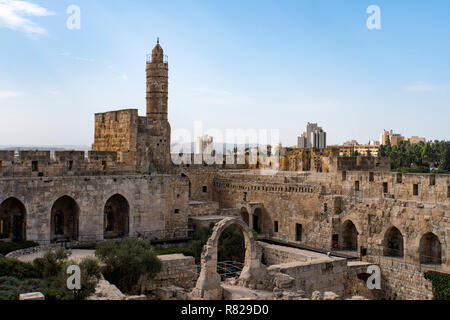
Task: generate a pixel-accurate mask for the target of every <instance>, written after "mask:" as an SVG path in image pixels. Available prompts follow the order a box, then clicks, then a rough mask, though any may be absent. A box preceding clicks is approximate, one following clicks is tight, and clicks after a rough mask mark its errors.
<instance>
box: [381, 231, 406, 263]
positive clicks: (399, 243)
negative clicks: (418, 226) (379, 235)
mask: <svg viewBox="0 0 450 320" xmlns="http://www.w3.org/2000/svg"><path fill="white" fill-rule="evenodd" d="M383 255H384V256H386V257H398V258H403V235H402V233H401V232H400V230H398V229H397V228H396V227H390V228H389V229H388V230H387V231H386V233H385V235H384V241H383Z"/></svg>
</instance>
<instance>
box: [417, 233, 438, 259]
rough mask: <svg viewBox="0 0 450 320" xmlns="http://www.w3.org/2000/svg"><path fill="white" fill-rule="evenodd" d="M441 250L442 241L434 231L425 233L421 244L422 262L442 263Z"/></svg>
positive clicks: (420, 254)
mask: <svg viewBox="0 0 450 320" xmlns="http://www.w3.org/2000/svg"><path fill="white" fill-rule="evenodd" d="M441 250H442V249H441V242H440V241H439V238H438V237H437V236H436V235H435V234H434V233H431V232H428V233H426V234H424V235H423V236H422V238H421V239H420V244H419V259H420V263H425V264H427V263H429V264H441V263H442V257H441V254H442V253H441Z"/></svg>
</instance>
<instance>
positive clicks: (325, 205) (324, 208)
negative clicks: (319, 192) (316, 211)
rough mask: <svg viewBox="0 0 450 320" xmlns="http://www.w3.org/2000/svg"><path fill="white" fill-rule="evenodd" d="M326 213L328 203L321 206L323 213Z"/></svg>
mask: <svg viewBox="0 0 450 320" xmlns="http://www.w3.org/2000/svg"><path fill="white" fill-rule="evenodd" d="M327 211H328V203H324V204H323V212H327Z"/></svg>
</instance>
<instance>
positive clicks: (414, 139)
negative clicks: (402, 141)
mask: <svg viewBox="0 0 450 320" xmlns="http://www.w3.org/2000/svg"><path fill="white" fill-rule="evenodd" d="M408 140H409V143H411V144H417V143H420V142H423V143H425V142H427V140H426V139H425V138H420V137H418V136H412V137H411V138H409V139H408Z"/></svg>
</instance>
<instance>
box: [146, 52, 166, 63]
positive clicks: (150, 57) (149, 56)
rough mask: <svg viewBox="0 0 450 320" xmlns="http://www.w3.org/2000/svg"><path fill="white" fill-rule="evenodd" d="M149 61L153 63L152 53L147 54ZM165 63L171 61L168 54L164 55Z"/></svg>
mask: <svg viewBox="0 0 450 320" xmlns="http://www.w3.org/2000/svg"><path fill="white" fill-rule="evenodd" d="M147 63H152V55H151V54H148V55H147ZM163 63H165V64H167V63H169V57H168V56H167V55H164V56H163Z"/></svg>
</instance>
